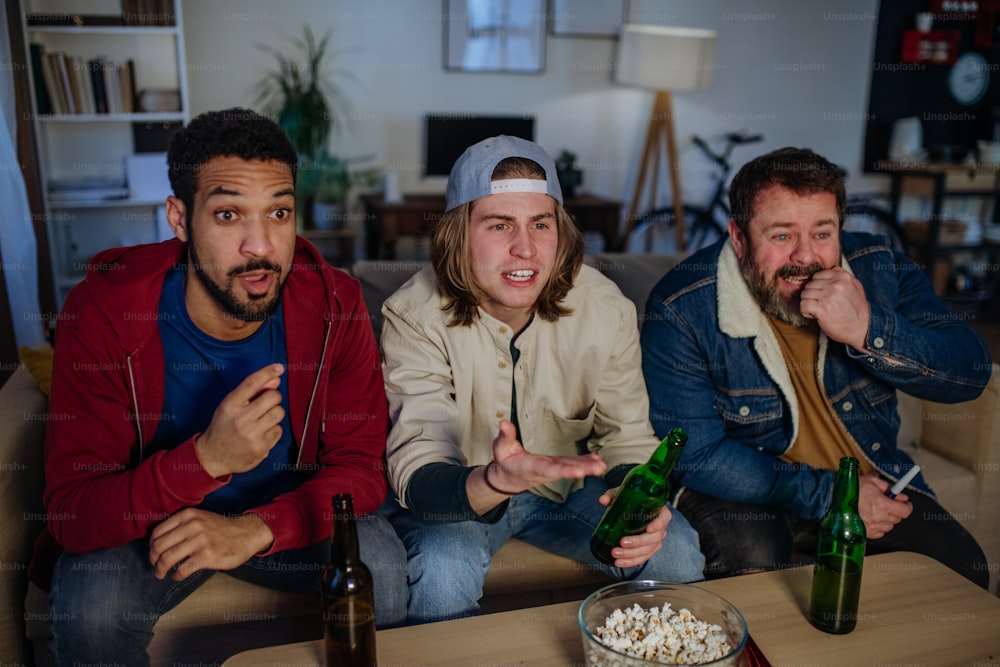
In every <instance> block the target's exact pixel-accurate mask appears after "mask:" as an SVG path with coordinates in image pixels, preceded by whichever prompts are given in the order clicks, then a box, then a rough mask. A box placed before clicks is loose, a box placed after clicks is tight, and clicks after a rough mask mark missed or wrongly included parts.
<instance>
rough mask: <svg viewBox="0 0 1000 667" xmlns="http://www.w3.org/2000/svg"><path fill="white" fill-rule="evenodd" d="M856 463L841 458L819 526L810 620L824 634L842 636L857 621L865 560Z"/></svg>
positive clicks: (848, 457) (852, 460)
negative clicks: (826, 508) (830, 498)
mask: <svg viewBox="0 0 1000 667" xmlns="http://www.w3.org/2000/svg"><path fill="white" fill-rule="evenodd" d="M858 488H859V480H858V460H857V459H856V458H854V457H852V456H845V457H844V458H842V459H840V470H838V471H837V481H836V482H835V484H834V487H833V503H832V504H831V505H830V511H828V512H827V513H826V516H825V517H823V521H821V522H820V524H819V535H818V539H817V544H816V566H815V568H814V569H813V583H812V595H811V596H810V599H809V621H810V622H811V623H812V624H813V625H815V626H816V627H817V628H819V629H820V630H822V631H824V632H830V633H833V634H837V635H842V634H846V633H848V632H850V631H851V630H853V629H854V626H855V625H856V624H857V622H858V599H859V597H860V596H861V567H862V565H864V560H865V544H866V533H865V523H864V521H862V520H861V515H860V514H859V513H858Z"/></svg>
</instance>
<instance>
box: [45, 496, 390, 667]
mask: <svg viewBox="0 0 1000 667" xmlns="http://www.w3.org/2000/svg"><path fill="white" fill-rule="evenodd" d="M358 539H359V542H360V544H361V560H363V561H364V562H365V564H366V565H367V566H368V567H369V569H370V570H371V571H372V578H373V579H374V581H375V617H376V618H377V619H378V625H379V627H392V626H394V625H400V624H401V623H403V622H404V621H405V620H406V561H405V558H406V554H405V553H404V551H403V547H402V545H401V544H400V542H399V539H398V538H397V537H396V534H395V532H393V530H392V527H391V526H390V525H389V524H388V523H386V521H385V519H383V518H382V517H380V516H378V515H377V514H369V515H365V516H361V517H358ZM329 561H330V543H329V540H327V541H324V542H319V543H317V544H314V545H312V546H310V547H306V548H304V549H295V550H288V551H279V552H276V553H274V554H271V555H268V556H263V557H254V558H251V559H250V560H248V561H247V562H246V563H244V564H243V565H241V566H239V567H238V568H236V569H234V570H227V571H226V572H225V574H227V575H229V576H232V577H236V578H237V579H242V580H244V581H248V582H251V583H254V584H258V585H260V586H266V587H268V588H274V589H278V590H283V591H288V592H294V593H314V594H316V596H317V598H316V614H317V617H318V616H319V614H320V613H321V612H320V604H319V590H320V581H321V577H322V573H323V570H324V568H325V567H326V564H327V563H328V562H329ZM213 574H215V570H200V571H198V572H196V573H195V574H193V575H191V576H190V577H188V578H187V579H184V580H183V581H174V580H173V579H171V578H169V577H167V578H165V579H162V580H160V579H157V578H156V577H155V576H153V568H152V565H150V563H149V542H148V541H147V540H137V541H135V542H131V543H129V544H125V545H123V546H120V547H113V548H109V549H100V550H98V551H92V552H89V553H84V554H72V553H68V552H65V553H63V554H62V555H61V556H60V557H59V560H58V561H57V563H56V567H55V572H54V574H53V578H52V590H51V592H50V593H49V601H50V603H51V605H52V610H51V618H52V640H51V642H50V645H51V648H52V653H53V656H54V657H55V661H56V664H57V665H71V664H119V665H129V667H132V666H134V665H148V664H149V656H148V654H147V653H146V648H147V647H148V646H149V642H150V641H151V640H152V639H153V626H154V625H155V624H156V621H157V619H159V617H160V616H162V615H163V614H165V613H167V612H169V611H170V610H171V609H173V608H174V607H175V606H177V605H178V604H179V603H180V602H181V601H182V600H184V598H186V597H187V596H188V595H190V594H191V593H193V592H194V591H195V590H196V589H197V588H198V587H199V586H201V584H203V583H205V582H206V581H208V579H209V577H211V576H212V575H213Z"/></svg>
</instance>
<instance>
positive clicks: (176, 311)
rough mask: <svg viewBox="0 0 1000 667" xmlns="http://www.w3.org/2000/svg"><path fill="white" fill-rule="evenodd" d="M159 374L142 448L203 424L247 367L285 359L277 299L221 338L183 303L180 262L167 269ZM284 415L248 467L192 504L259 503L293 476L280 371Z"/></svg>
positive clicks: (230, 508) (168, 444) (237, 506)
mask: <svg viewBox="0 0 1000 667" xmlns="http://www.w3.org/2000/svg"><path fill="white" fill-rule="evenodd" d="M159 329H160V338H161V340H162V341H163V355H164V362H165V371H166V380H165V386H164V400H163V414H162V416H161V418H160V423H159V425H158V426H157V428H156V435H155V436H154V437H153V442H152V444H151V446H150V451H157V450H160V449H171V448H172V447H176V446H177V445H178V444H180V443H182V442H184V441H185V440H187V439H188V438H190V437H191V436H192V435H194V434H195V433H200V432H204V431H205V429H206V428H208V425H209V423H210V422H211V421H212V415H213V414H214V413H215V409H216V407H218V405H219V403H221V402H222V399H223V398H225V396H226V395H227V394H228V393H229V392H231V391H232V390H233V389H235V388H236V386H237V385H239V384H240V383H241V382H242V381H243V380H244V379H245V378H246V376H247V375H249V374H250V373H253V372H254V371H256V370H259V369H261V368H263V367H264V366H266V365H268V364H271V363H281V364H285V363H286V352H285V327H284V320H283V319H282V308H281V306H280V305H279V307H278V310H277V312H276V313H275V314H274V316H272V317H269V318H267V320H266V321H265V322H264V323H263V325H262V326H261V327H260V329H258V330H257V331H256V332H254V333H253V334H252V335H251V336H249V337H247V338H244V339H242V340H236V341H223V340H218V339H217V338H213V337H212V336H209V335H208V334H206V333H205V332H204V331H202V330H201V329H199V328H198V327H197V326H195V324H194V322H192V321H191V318H190V316H189V315H188V312H187V307H186V305H185V303H184V270H183V269H180V268H178V269H174V270H172V271H171V272H170V273H168V274H167V277H166V280H165V281H164V283H163V292H162V294H161V295H160V305H159ZM280 391H281V403H282V407H284V409H285V418H284V419H283V420H282V422H281V439H280V440H278V443H277V444H276V445H275V446H274V447H273V448H272V449H271V452H270V453H269V454H268V456H267V458H266V459H264V460H263V461H261V463H260V464H258V465H257V467H256V468H254V469H252V470H248V471H247V472H243V473H236V474H234V475H233V476H232V479H231V480H230V482H229V483H228V484H226V485H225V486H223V487H221V488H219V489H217V490H216V491H214V492H212V493H211V494H209V495H208V496H206V497H205V499H204V500H203V501H202V503H201V504H200V505H199V507H201V508H202V509H206V510H210V511H213V512H218V513H220V514H238V513H241V512H243V511H245V510H247V509H250V508H253V507H256V506H259V505H261V504H263V503H266V502H268V501H270V500H271V499H273V498H274V497H275V496H277V495H278V494H280V493H284V492H285V491H288V490H290V489H292V488H294V487H295V486H297V485H298V483H299V481H300V480H299V476H298V474H297V473H295V472H294V471H293V470H292V464H293V460H292V456H293V449H294V448H293V447H292V433H291V428H290V424H289V420H288V383H287V375H282V376H281V386H280Z"/></svg>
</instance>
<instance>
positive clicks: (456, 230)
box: [431, 157, 583, 327]
mask: <svg viewBox="0 0 1000 667" xmlns="http://www.w3.org/2000/svg"><path fill="white" fill-rule="evenodd" d="M511 178H533V179H541V180H545V171H544V170H543V169H542V168H541V167H540V166H539V165H538V164H537V163H535V162H534V161H533V160H528V159H526V158H517V157H511V158H507V159H505V160H502V161H501V162H500V163H499V164H498V165H497V166H496V168H495V169H494V170H493V176H492V179H491V180H494V181H501V180H507V179H511ZM473 203H474V202H469V203H466V204H462V205H460V206H456V207H455V208H453V209H452V210H450V211H448V212H447V213H445V214H444V215H443V216H442V217H441V220H440V221H439V222H438V224H437V226H436V227H435V228H434V235H433V240H432V248H431V262H432V264H433V265H434V273H435V274H436V275H437V281H438V289H440V290H441V293H442V294H444V296H445V299H446V304H445V306H444V310H446V311H451V313H452V317H451V321H450V322H448V326H450V327H453V326H468V325H471V324H472V323H473V322H474V321H475V320H476V318H478V317H479V311H478V310H477V308H478V306H479V301H480V299H482V297H483V296H484V292H483V290H482V289H481V288H480V287H479V286H478V285H477V284H476V283H475V281H474V280H473V278H472V254H471V251H470V249H469V220H470V212H471V210H472V205H473ZM556 231H557V234H558V242H557V245H556V258H555V266H554V267H553V270H552V275H551V276H549V281H548V282H547V283H546V284H545V287H544V288H543V289H542V293H541V294H539V296H538V301H537V302H536V303H535V314H537V315H538V316H539V317H540V318H542V319H543V320H548V321H555V320H557V319H559V318H560V317H563V316H564V315H569V314H570V313H572V312H573V311H572V310H571V309H569V308H566V307H565V306H563V305H562V303H561V301H562V300H563V299H565V298H566V294H567V293H568V292H569V290H570V288H572V287H573V280H574V279H575V278H576V274H577V273H578V272H579V271H580V266H581V265H582V264H583V234H581V233H580V229H579V228H578V227H577V226H576V223H575V222H574V221H573V218H572V216H570V214H569V213H568V212H566V209H564V208H563V206H562V204H560V203H559V202H556Z"/></svg>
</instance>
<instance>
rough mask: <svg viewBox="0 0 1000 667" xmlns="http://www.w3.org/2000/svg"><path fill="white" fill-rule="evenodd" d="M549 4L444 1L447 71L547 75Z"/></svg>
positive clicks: (533, 1)
mask: <svg viewBox="0 0 1000 667" xmlns="http://www.w3.org/2000/svg"><path fill="white" fill-rule="evenodd" d="M545 19H546V13H545V0H444V20H445V30H444V34H445V45H444V50H445V53H444V62H445V69H448V70H455V71H461V72H507V73H517V74H537V73H540V72H542V71H543V70H544V69H545Z"/></svg>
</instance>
